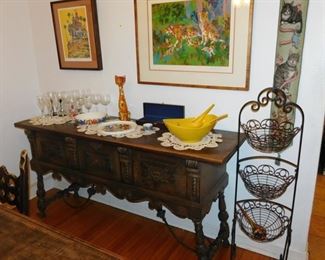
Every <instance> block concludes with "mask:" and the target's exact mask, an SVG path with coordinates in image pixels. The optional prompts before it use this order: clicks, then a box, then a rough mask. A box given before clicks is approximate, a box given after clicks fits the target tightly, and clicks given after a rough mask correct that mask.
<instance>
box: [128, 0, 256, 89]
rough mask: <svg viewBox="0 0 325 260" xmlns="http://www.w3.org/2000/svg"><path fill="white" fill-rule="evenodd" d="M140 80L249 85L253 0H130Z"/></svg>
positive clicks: (235, 86)
mask: <svg viewBox="0 0 325 260" xmlns="http://www.w3.org/2000/svg"><path fill="white" fill-rule="evenodd" d="M134 5H135V20H136V23H135V24H136V44H137V68H138V82H139V83H142V84H158V85H172V86H188V87H201V88H220V89H238V90H248V86H249V74H250V48H251V26H252V12H253V0H245V1H238V0H134Z"/></svg>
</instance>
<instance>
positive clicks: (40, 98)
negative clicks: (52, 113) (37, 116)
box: [37, 95, 46, 117]
mask: <svg viewBox="0 0 325 260" xmlns="http://www.w3.org/2000/svg"><path fill="white" fill-rule="evenodd" d="M37 106H38V108H39V109H40V110H41V115H42V117H45V108H46V100H45V97H44V96H43V95H40V96H37Z"/></svg>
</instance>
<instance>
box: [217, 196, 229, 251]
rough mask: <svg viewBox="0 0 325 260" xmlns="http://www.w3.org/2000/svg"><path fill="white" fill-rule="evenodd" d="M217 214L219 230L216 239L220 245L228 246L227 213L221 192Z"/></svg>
mask: <svg viewBox="0 0 325 260" xmlns="http://www.w3.org/2000/svg"><path fill="white" fill-rule="evenodd" d="M218 200H219V214H218V218H219V220H220V229H219V233H218V238H220V239H221V241H222V244H223V245H225V246H228V245H229V240H228V239H229V225H228V222H227V220H228V217H229V215H228V212H227V209H226V202H225V196H224V193H223V192H220V193H219V197H218Z"/></svg>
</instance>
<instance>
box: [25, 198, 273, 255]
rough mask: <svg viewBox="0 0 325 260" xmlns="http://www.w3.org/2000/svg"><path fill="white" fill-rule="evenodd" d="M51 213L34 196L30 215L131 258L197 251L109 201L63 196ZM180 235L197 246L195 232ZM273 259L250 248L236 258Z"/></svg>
mask: <svg viewBox="0 0 325 260" xmlns="http://www.w3.org/2000/svg"><path fill="white" fill-rule="evenodd" d="M47 215H48V217H46V218H44V219H40V218H39V217H38V215H37V206H36V199H33V200H31V210H30V217H32V218H33V219H37V220H39V221H41V222H44V223H46V224H48V225H50V226H53V227H55V228H57V229H59V230H61V231H63V232H65V233H67V234H70V235H74V236H77V237H79V238H81V239H83V240H86V241H88V242H90V243H92V244H94V245H95V246H98V247H102V248H106V249H108V250H110V251H112V252H114V253H117V254H119V255H121V256H123V257H125V258H126V259H130V260H137V259H139V260H146V259H148V260H150V259H155V260H160V259H161V260H166V259H170V260H172V259H175V260H185V259H186V260H191V259H193V260H194V259H197V258H196V256H195V254H194V253H193V252H191V251H190V250H188V249H186V248H184V247H183V246H181V245H180V244H179V243H177V241H176V240H175V239H174V238H173V237H172V235H171V234H170V233H169V231H168V229H167V227H166V226H165V225H164V224H162V223H159V222H156V221H153V220H150V219H146V218H143V217H140V216H137V215H133V214H130V213H127V212H125V211H122V210H119V209H115V208H112V207H109V206H107V205H104V204H101V203H97V202H90V203H89V204H88V205H87V206H86V207H84V208H81V209H74V208H71V207H69V206H67V205H66V204H65V203H64V202H63V200H58V201H56V202H54V203H52V204H51V205H50V206H49V207H48V209H47ZM174 230H175V232H176V234H177V236H179V238H180V239H181V240H182V241H183V242H185V243H187V244H188V245H189V246H191V247H194V235H193V234H192V233H191V232H188V231H184V230H182V229H176V228H175V229H174ZM229 256H230V250H229V248H222V250H219V252H218V253H217V254H216V255H215V257H214V259H218V260H223V259H227V260H228V259H229ZM247 259H250V260H270V259H271V258H270V257H266V256H262V255H259V254H256V253H252V252H250V251H247V250H244V249H241V248H238V250H237V257H236V260H247Z"/></svg>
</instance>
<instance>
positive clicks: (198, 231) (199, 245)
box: [193, 220, 208, 260]
mask: <svg viewBox="0 0 325 260" xmlns="http://www.w3.org/2000/svg"><path fill="white" fill-rule="evenodd" d="M193 223H194V227H195V238H196V251H197V255H198V257H199V259H200V260H207V259H208V248H207V246H206V245H205V243H204V240H205V238H204V233H203V226H202V220H200V221H193Z"/></svg>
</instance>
